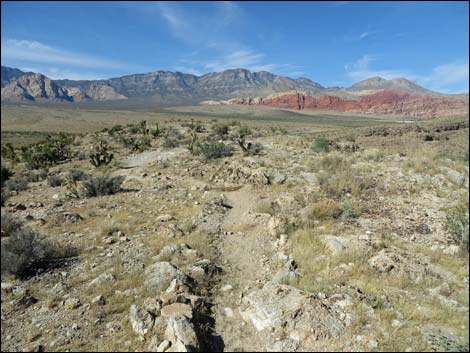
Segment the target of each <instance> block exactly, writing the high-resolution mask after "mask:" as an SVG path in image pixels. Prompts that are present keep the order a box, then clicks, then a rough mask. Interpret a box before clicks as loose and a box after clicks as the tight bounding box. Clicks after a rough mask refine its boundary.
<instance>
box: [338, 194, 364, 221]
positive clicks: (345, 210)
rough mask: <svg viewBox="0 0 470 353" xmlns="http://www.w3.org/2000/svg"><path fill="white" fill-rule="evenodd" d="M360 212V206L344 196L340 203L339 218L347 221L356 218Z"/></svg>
mask: <svg viewBox="0 0 470 353" xmlns="http://www.w3.org/2000/svg"><path fill="white" fill-rule="evenodd" d="M361 214H362V208H361V207H360V206H359V205H357V204H356V203H355V202H353V201H352V200H351V199H349V198H346V199H344V200H343V203H342V204H341V216H340V217H339V219H340V220H342V221H343V222H344V221H347V220H350V219H354V218H358V217H359V216H360V215H361Z"/></svg>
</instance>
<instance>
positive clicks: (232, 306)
mask: <svg viewBox="0 0 470 353" xmlns="http://www.w3.org/2000/svg"><path fill="white" fill-rule="evenodd" d="M225 196H226V197H227V199H228V201H229V203H230V204H231V205H232V207H233V208H232V209H231V210H230V211H229V212H228V214H227V215H226V217H225V219H224V220H223V222H222V224H221V234H220V236H219V239H218V241H217V242H216V243H217V253H218V259H217V261H218V263H219V265H220V266H221V267H222V269H223V272H222V274H221V276H220V278H219V283H220V285H219V287H218V288H217V289H216V291H215V293H214V295H213V303H214V308H213V312H214V319H215V324H216V326H215V330H216V332H217V334H218V335H220V336H221V338H222V340H223V343H224V350H225V351H241V350H246V349H248V348H251V349H253V350H257V351H259V350H264V348H263V347H261V346H258V345H257V344H259V340H258V339H257V338H256V331H255V329H254V327H253V326H252V325H248V324H247V323H246V322H245V321H244V320H243V318H242V317H241V315H240V313H239V311H238V307H239V306H240V304H241V302H242V298H243V296H244V295H246V293H247V291H250V290H254V289H255V288H258V287H260V286H262V285H263V284H264V283H265V282H266V280H267V279H268V278H269V277H270V273H271V271H270V270H271V269H270V267H269V259H270V257H271V255H272V254H271V253H272V243H271V241H270V237H269V236H268V235H267V234H266V225H267V224H266V223H265V222H262V221H260V220H259V217H258V219H253V217H250V216H251V212H252V209H253V207H254V206H255V205H256V201H257V198H256V194H255V193H254V191H253V190H252V188H251V187H244V188H242V189H240V190H237V191H234V192H229V193H226V194H225Z"/></svg>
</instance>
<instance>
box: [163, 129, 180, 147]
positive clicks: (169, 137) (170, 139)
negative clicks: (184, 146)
mask: <svg viewBox="0 0 470 353" xmlns="http://www.w3.org/2000/svg"><path fill="white" fill-rule="evenodd" d="M182 139H183V136H182V135H181V133H180V132H179V131H178V130H176V129H172V128H170V129H168V130H167V132H166V134H165V138H164V140H163V143H162V146H163V147H165V148H174V147H178V146H179V144H180V141H181V140H182Z"/></svg>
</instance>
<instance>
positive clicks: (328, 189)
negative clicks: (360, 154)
mask: <svg viewBox="0 0 470 353" xmlns="http://www.w3.org/2000/svg"><path fill="white" fill-rule="evenodd" d="M318 182H319V184H320V187H321V189H322V191H323V192H324V193H325V194H326V195H327V196H329V197H334V198H335V197H336V198H341V197H342V196H344V195H346V194H351V195H353V196H360V195H361V194H362V193H363V192H365V191H366V190H369V189H370V188H371V187H372V186H373V183H374V182H373V180H372V179H370V178H369V177H367V176H366V175H358V174H356V173H355V172H354V171H353V170H341V171H339V172H338V173H336V174H334V175H331V174H329V173H326V172H322V173H320V174H319V175H318Z"/></svg>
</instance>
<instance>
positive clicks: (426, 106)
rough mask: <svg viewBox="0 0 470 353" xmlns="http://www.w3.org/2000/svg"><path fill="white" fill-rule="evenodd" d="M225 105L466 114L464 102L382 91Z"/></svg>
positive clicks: (300, 94) (238, 101)
mask: <svg viewBox="0 0 470 353" xmlns="http://www.w3.org/2000/svg"><path fill="white" fill-rule="evenodd" d="M228 102H229V104H244V105H266V106H270V107H276V108H284V109H299V110H301V109H312V110H337V111H344V112H346V111H349V112H358V113H376V114H395V115H406V116H414V117H436V116H438V115H449V114H465V113H467V114H468V100H465V99H452V98H434V97H425V96H421V95H417V94H410V93H407V92H401V91H396V90H383V91H380V92H377V93H374V94H370V95H366V96H362V97H360V98H359V99H357V100H353V99H343V98H340V97H336V96H321V97H318V98H315V97H312V96H310V95H308V94H307V93H306V92H297V91H290V92H285V93H277V94H273V95H271V96H268V97H266V98H251V97H248V98H234V99H231V100H230V101H228Z"/></svg>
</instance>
